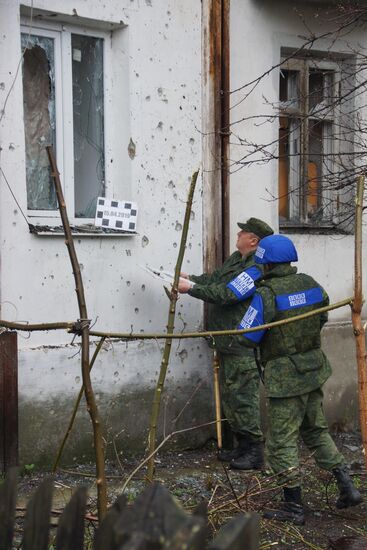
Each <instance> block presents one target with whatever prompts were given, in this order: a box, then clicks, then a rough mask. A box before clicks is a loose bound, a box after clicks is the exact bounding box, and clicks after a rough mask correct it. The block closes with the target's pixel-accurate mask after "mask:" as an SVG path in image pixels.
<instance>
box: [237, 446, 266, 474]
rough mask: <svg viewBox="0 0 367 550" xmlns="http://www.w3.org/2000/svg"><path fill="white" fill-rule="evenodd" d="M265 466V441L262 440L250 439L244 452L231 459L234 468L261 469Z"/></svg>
mask: <svg viewBox="0 0 367 550" xmlns="http://www.w3.org/2000/svg"><path fill="white" fill-rule="evenodd" d="M263 466H264V443H263V442H262V441H250V440H249V441H248V445H247V447H246V449H244V452H243V453H242V454H241V455H240V456H238V457H237V458H234V459H233V460H231V468H233V469H234V470H261V468H262V467H263Z"/></svg>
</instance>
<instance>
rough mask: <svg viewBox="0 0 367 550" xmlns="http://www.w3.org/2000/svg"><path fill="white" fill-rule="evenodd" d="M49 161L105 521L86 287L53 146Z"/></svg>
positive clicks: (101, 447)
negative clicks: (71, 279) (77, 319)
mask: <svg viewBox="0 0 367 550" xmlns="http://www.w3.org/2000/svg"><path fill="white" fill-rule="evenodd" d="M46 150H47V154H48V158H49V162H50V165H51V176H52V178H53V181H54V184H55V189H56V195H57V201H58V205H59V211H60V216H61V220H62V225H63V228H64V232H65V244H66V246H67V249H68V253H69V257H70V262H71V265H72V269H73V275H74V280H75V292H76V295H77V300H78V306H79V314H80V327H79V328H80V333H81V340H82V343H81V370H82V378H83V386H84V393H85V399H86V402H87V410H88V412H89V415H90V418H91V421H92V426H93V438H94V451H95V456H96V477H97V506H98V518H99V521H102V519H103V517H104V515H105V513H106V511H107V487H106V474H105V459H104V445H103V437H102V429H101V421H100V416H99V412H98V407H97V403H96V399H95V395H94V391H93V387H92V382H91V378H90V372H89V324H90V321H89V320H88V313H87V305H86V302H85V296H84V287H83V280H82V275H81V272H80V267H79V262H78V259H77V255H76V251H75V247H74V240H73V236H72V233H71V229H70V224H69V219H68V215H67V211H66V205H65V200H64V196H63V192H62V187H61V181H60V175H59V171H58V169H57V166H56V160H55V156H54V153H53V150H52V147H50V146H48V147H46Z"/></svg>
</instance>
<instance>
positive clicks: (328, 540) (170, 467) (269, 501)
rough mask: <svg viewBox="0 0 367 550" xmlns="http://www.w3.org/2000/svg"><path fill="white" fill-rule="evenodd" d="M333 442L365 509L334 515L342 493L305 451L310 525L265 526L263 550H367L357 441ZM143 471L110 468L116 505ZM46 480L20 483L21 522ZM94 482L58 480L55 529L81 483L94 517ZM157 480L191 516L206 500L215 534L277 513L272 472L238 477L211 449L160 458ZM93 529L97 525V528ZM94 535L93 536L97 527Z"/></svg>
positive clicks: (364, 482) (137, 485)
mask: <svg viewBox="0 0 367 550" xmlns="http://www.w3.org/2000/svg"><path fill="white" fill-rule="evenodd" d="M335 440H336V443H337V445H338V447H339V449H340V450H341V451H342V453H343V454H344V455H345V457H346V460H347V462H348V463H349V464H350V466H351V473H352V475H353V479H354V482H355V484H356V485H357V486H358V488H359V490H360V491H361V493H362V495H363V496H364V499H365V502H364V503H363V504H362V505H360V506H357V507H355V508H350V509H347V510H343V511H340V510H337V509H336V508H335V506H334V504H335V501H336V498H337V488H336V485H335V483H334V481H333V479H332V477H331V476H330V474H329V473H328V472H323V471H321V470H319V469H318V468H317V467H316V466H315V464H314V461H313V459H312V457H310V456H308V455H307V453H306V451H305V450H304V449H302V448H301V456H302V461H301V462H302V465H301V471H302V478H303V481H302V484H303V497H304V504H305V508H306V525H305V526H304V527H294V526H292V525H290V524H279V523H276V522H270V521H267V520H261V531H260V549H261V550H265V549H268V548H279V549H282V548H284V549H285V548H291V549H295V550H298V549H305V548H312V549H314V550H319V549H327V548H340V549H342V548H343V549H344V548H345V549H346V548H352V546H341V545H340V546H333V545H332V541H336V540H337V539H340V538H341V537H358V538H359V537H361V538H362V540H363V541H364V542H365V544H363V545H362V546H361V545H359V546H358V548H359V549H360V550H362V549H363V548H366V549H367V522H366V517H367V514H366V512H367V472H366V469H365V466H364V458H363V453H362V446H361V443H360V438H359V437H358V436H357V435H351V434H339V435H337V436H335ZM138 464H139V462H138V461H135V460H132V459H124V458H123V457H120V458H119V459H118V460H116V463H114V462H113V461H111V462H109V463H108V465H107V472H108V475H109V476H110V477H109V480H108V491H109V501H110V503H111V504H112V503H113V501H114V500H115V498H116V496H117V495H118V494H120V493H121V491H122V488H123V485H124V483H125V481H126V479H127V477H128V476H129V474H130V473H131V472H132V471H133V470H134V469H135V467H136V466H137V465H138ZM28 470H29V467H28ZM145 471H146V470H145V467H142V468H141V469H140V470H139V471H138V472H137V474H136V476H134V477H133V478H132V480H131V481H130V482H129V484H128V485H127V487H126V489H125V491H126V493H127V494H128V499H129V501H131V502H133V500H134V498H135V496H136V495H137V494H139V492H140V491H141V490H142V489H143V488H144V484H145V479H144V475H145ZM45 475H46V474H44V473H36V472H34V471H28V472H25V473H24V475H23V476H22V477H21V479H20V483H19V496H18V504H17V506H18V508H17V510H18V511H17V514H18V517H21V516H22V514H23V510H24V508H25V505H26V502H27V500H28V498H29V496H30V494H32V492H33V491H34V490H35V488H36V487H38V485H39V484H40V482H41V480H42V479H43V478H44V477H45ZM89 475H90V476H93V467H92V466H90V467H88V466H84V465H83V466H79V467H77V468H75V467H74V469H73V470H71V469H70V470H67V471H66V470H63V471H59V472H58V473H57V475H56V477H55V497H54V502H53V510H54V511H55V513H54V516H53V517H54V520H55V522H56V521H57V511H58V510H61V509H62V508H63V506H64V505H65V503H66V502H68V500H69V498H70V495H71V493H72V491H73V489H74V488H75V486H77V485H82V484H83V485H85V484H87V485H88V486H89V495H90V498H89V513H90V514H91V516H93V515H95V513H96V510H95V504H96V499H95V494H96V493H95V488H94V484H93V477H89ZM156 480H158V481H160V482H161V483H163V484H164V485H165V486H166V487H168V488H169V490H170V491H171V493H172V494H173V495H175V497H176V498H177V499H178V500H179V501H180V503H181V504H182V506H183V507H184V508H185V509H187V510H188V511H190V510H193V509H194V508H195V507H196V506H197V504H198V503H199V502H201V500H202V499H204V500H206V501H207V503H208V519H209V525H210V527H211V531H212V532H213V533H214V532H216V530H217V529H218V528H219V527H220V526H221V525H222V524H223V523H225V522H226V521H227V520H228V519H229V518H230V517H232V516H233V515H234V514H236V513H238V511H239V510H242V511H250V512H254V511H256V512H258V513H260V514H261V511H262V510H263V509H264V508H266V507H267V506H268V507H269V506H270V507H275V506H276V504H277V501H278V500H279V498H280V493H281V492H280V491H279V489H277V488H276V487H275V484H274V479H273V478H272V477H271V475H270V474H269V473H267V472H254V471H253V472H240V471H235V470H229V469H228V468H227V466H226V467H224V466H223V463H220V462H218V461H217V460H216V449H215V446H214V444H213V443H210V444H208V445H207V446H206V448H203V449H200V450H195V451H182V452H172V451H171V452H166V453H161V454H159V455H158V456H157V461H156ZM92 519H93V518H92ZM90 525H93V521H91V522H90ZM91 529H92V530H93V528H92V527H91ZM344 542H345V541H344Z"/></svg>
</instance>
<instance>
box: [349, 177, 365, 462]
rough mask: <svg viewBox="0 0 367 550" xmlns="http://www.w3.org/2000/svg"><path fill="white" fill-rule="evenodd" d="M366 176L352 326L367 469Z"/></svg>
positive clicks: (359, 187) (360, 196)
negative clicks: (364, 219)
mask: <svg viewBox="0 0 367 550" xmlns="http://www.w3.org/2000/svg"><path fill="white" fill-rule="evenodd" d="M363 192H364V176H360V177H359V178H358V182H357V196H356V221H355V244H354V300H353V303H352V324H353V330H354V336H355V342H356V355H357V367H358V403H359V422H360V427H361V435H362V445H363V451H364V461H365V465H366V468H367V364H366V340H365V331H364V326H363V323H362V318H361V313H362V306H363V294H362V213H363Z"/></svg>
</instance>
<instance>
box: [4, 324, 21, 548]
mask: <svg viewBox="0 0 367 550" xmlns="http://www.w3.org/2000/svg"><path fill="white" fill-rule="evenodd" d="M17 465H18V335H17V333H16V332H4V333H2V334H0V474H3V473H5V472H6V471H7V470H8V469H9V467H10V466H17ZM0 542H1V541H0ZM0 547H1V544H0Z"/></svg>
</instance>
